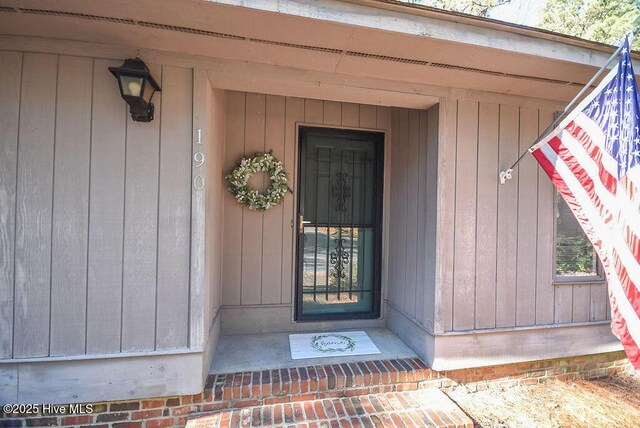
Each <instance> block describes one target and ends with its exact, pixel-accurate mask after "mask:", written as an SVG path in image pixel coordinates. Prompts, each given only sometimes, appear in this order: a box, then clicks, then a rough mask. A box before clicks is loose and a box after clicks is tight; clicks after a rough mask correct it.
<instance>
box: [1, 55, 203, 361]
mask: <svg viewBox="0 0 640 428" xmlns="http://www.w3.org/2000/svg"><path fill="white" fill-rule="evenodd" d="M112 65H120V62H119V61H111V60H103V59H94V58H86V57H72V56H59V55H49V54H36V53H24V54H23V53H15V52H2V53H0V82H1V83H0V99H1V100H3V102H2V103H0V109H1V110H0V113H1V114H0V116H1V118H0V139H1V141H2V146H1V148H0V180H1V183H0V196H1V197H0V219H1V221H0V242H1V243H0V273H1V274H0V358H12V357H13V358H27V357H47V356H51V357H53V356H63V355H81V354H105V353H119V352H128V351H148V350H160V349H174V348H186V347H188V346H189V343H188V326H189V318H188V317H189V266H190V259H189V257H190V256H189V246H190V230H191V229H190V228H191V224H190V215H191V214H190V212H191V206H190V203H191V190H190V189H191V135H192V120H193V118H192V105H193V104H192V103H193V99H192V94H193V71H192V70H191V69H184V68H179V67H172V66H161V65H157V64H150V68H151V70H152V72H153V73H154V75H155V76H156V78H157V79H158V80H159V81H160V84H161V86H162V92H161V93H158V94H157V95H156V96H154V100H153V101H154V104H155V109H156V111H155V119H154V121H153V122H151V123H137V122H133V121H132V120H131V119H130V118H129V115H128V111H127V108H126V104H125V103H124V102H123V101H122V99H121V98H120V96H119V94H118V87H117V83H116V80H115V79H114V78H113V76H112V75H111V74H110V73H109V71H108V70H107V67H109V66H112ZM14 293H15V294H14Z"/></svg>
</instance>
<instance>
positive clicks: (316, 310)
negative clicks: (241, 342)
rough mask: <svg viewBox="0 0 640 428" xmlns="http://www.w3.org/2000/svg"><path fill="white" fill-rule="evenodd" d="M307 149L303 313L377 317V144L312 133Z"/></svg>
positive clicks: (304, 163) (303, 204)
mask: <svg viewBox="0 0 640 428" xmlns="http://www.w3.org/2000/svg"><path fill="white" fill-rule="evenodd" d="M303 146H304V147H303V157H304V159H302V164H301V165H302V171H301V174H302V175H303V182H302V183H301V184H302V187H301V192H302V194H301V207H300V211H301V213H302V215H303V217H304V220H305V224H304V233H303V236H302V242H301V244H300V247H301V249H302V254H301V255H300V256H301V257H302V266H301V276H302V278H301V280H299V283H300V282H301V284H300V285H301V289H299V290H298V292H299V293H301V295H302V299H301V301H302V314H303V315H312V316H318V315H322V314H334V315H335V314H345V315H346V314H354V313H355V314H357V313H371V312H375V310H374V309H375V308H374V307H373V305H374V301H375V298H374V297H375V295H376V292H377V290H376V289H375V287H376V278H375V257H376V246H377V245H378V244H379V243H378V242H376V240H377V236H378V233H377V231H376V227H377V223H378V221H377V220H378V219H377V217H378V216H379V213H377V212H376V210H377V203H378V201H377V198H378V195H377V194H376V182H377V176H376V174H378V173H379V172H381V171H377V170H376V168H377V158H376V156H377V146H376V143H375V142H374V141H368V140H366V139H350V138H346V137H337V136H331V135H314V134H312V133H311V134H308V135H307V138H306V139H305V140H303ZM300 285H299V286H300Z"/></svg>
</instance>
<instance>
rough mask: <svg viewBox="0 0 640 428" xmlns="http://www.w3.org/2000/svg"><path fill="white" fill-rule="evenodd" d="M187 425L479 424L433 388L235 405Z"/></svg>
mask: <svg viewBox="0 0 640 428" xmlns="http://www.w3.org/2000/svg"><path fill="white" fill-rule="evenodd" d="M186 426H187V427H188V428H227V427H251V426H253V427H296V428H320V427H371V428H373V427H452V428H453V427H464V428H473V421H472V420H471V419H470V418H469V417H468V416H467V415H466V414H465V413H464V412H463V411H462V410H460V408H459V407H458V406H456V405H455V404H454V403H453V402H452V401H451V400H450V399H449V398H448V397H447V396H446V395H445V394H444V393H443V392H442V391H440V390H439V389H435V388H430V389H423V390H417V391H404V392H389V393H381V394H370V395H362V396H358V397H336V398H326V399H318V400H310V401H300V402H292V403H283V404H270V405H263V406H255V407H246V408H243V409H230V410H224V411H220V412H217V413H214V414H211V415H207V416H201V417H198V418H195V419H191V420H190V421H189V422H188V423H187V425H186Z"/></svg>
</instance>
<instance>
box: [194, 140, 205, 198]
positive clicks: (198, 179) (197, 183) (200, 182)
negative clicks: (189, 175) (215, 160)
mask: <svg viewBox="0 0 640 428" xmlns="http://www.w3.org/2000/svg"><path fill="white" fill-rule="evenodd" d="M197 135H198V139H197V140H196V144H202V138H201V137H202V130H201V129H198V132H197ZM193 164H194V167H195V168H200V167H202V165H204V153H202V152H195V153H194V154H193ZM193 188H194V189H196V190H203V189H204V177H203V176H202V175H200V174H198V175H196V176H195V177H193Z"/></svg>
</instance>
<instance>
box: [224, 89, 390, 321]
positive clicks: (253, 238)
mask: <svg viewBox="0 0 640 428" xmlns="http://www.w3.org/2000/svg"><path fill="white" fill-rule="evenodd" d="M226 103H227V104H226V105H227V111H226V145H225V172H227V173H228V172H230V171H231V170H232V169H233V168H234V166H235V165H236V163H237V162H238V161H239V160H240V159H241V158H242V157H243V156H245V155H247V156H248V155H251V154H253V153H255V152H261V151H272V152H273V154H274V156H275V157H277V158H278V159H281V160H282V161H283V162H284V165H285V170H286V171H287V172H288V174H289V185H290V187H291V189H292V190H293V192H294V194H293V195H291V194H288V195H286V196H285V198H284V202H283V203H282V204H281V205H278V206H275V207H272V208H271V209H269V210H268V211H265V212H258V211H252V210H249V209H247V208H243V207H242V206H241V205H239V204H238V203H237V202H236V201H235V200H234V197H233V195H231V194H230V193H229V192H226V191H225V196H224V244H223V248H224V252H223V274H222V275H223V281H222V304H223V305H224V307H225V309H227V312H226V313H225V314H224V315H223V318H222V323H223V331H225V325H226V326H227V328H226V332H227V333H228V332H239V331H243V330H242V328H243V327H242V326H241V325H240V324H238V323H240V322H242V319H241V318H242V317H241V316H236V315H235V313H236V310H241V308H243V307H248V308H256V307H257V306H260V307H261V308H262V309H265V310H269V308H271V310H272V311H273V312H272V313H271V314H270V315H267V314H266V313H265V312H260V314H262V315H264V316H265V318H264V319H269V320H270V321H273V320H274V317H275V318H276V319H278V320H279V321H280V322H281V323H282V324H280V325H281V326H282V325H287V324H289V323H290V321H291V314H292V309H291V305H292V297H293V292H294V291H293V290H294V280H295V268H294V266H295V260H294V257H295V253H294V251H295V245H294V235H293V232H294V230H293V227H292V224H293V223H292V222H293V220H294V216H295V209H296V204H295V201H296V196H295V195H296V181H297V180H296V177H297V170H296V169H297V153H298V151H297V147H296V144H297V125H298V124H312V125H321V126H327V127H332V126H335V127H346V128H349V127H351V128H366V129H380V130H383V131H384V130H387V129H389V128H390V120H391V119H390V118H391V109H390V108H387V107H376V106H371V105H360V104H352V103H341V102H334V101H322V100H314V99H303V98H295V97H283V96H276V95H264V94H257V93H245V92H231V91H230V92H228V93H227V100H226ZM225 185H226V183H225ZM234 308H235V309H234ZM254 312H255V311H254ZM238 313H240V312H238ZM289 325H290V324H289ZM251 328H252V329H253V330H252V331H262V330H263V329H265V328H267V329H268V328H276V329H277V328H278V327H276V326H275V323H274V324H272V325H271V326H269V325H253V326H248V329H251Z"/></svg>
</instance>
